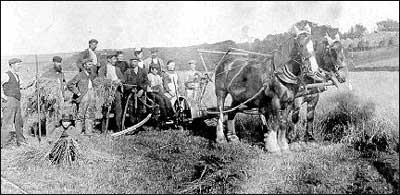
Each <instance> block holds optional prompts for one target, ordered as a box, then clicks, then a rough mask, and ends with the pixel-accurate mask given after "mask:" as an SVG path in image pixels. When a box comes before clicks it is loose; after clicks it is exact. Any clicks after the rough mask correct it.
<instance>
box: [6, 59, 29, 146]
mask: <svg viewBox="0 0 400 195" xmlns="http://www.w3.org/2000/svg"><path fill="white" fill-rule="evenodd" d="M21 63H22V60H21V59H19V58H12V59H10V60H9V61H8V64H9V71H7V72H5V73H4V74H3V75H2V76H1V98H2V99H3V100H4V101H5V108H4V118H3V121H2V126H1V148H3V147H4V146H5V145H6V144H7V143H6V142H7V141H8V139H9V138H10V137H9V136H10V130H11V129H12V128H13V125H14V128H15V133H16V136H17V145H18V146H20V145H21V144H26V141H25V137H24V135H23V131H22V127H23V120H22V115H21V89H23V90H24V89H27V88H29V87H31V86H32V85H33V83H34V81H32V82H30V83H28V84H27V85H26V86H24V87H21V83H22V82H21V78H20V76H19V75H18V72H19V69H20V66H21Z"/></svg>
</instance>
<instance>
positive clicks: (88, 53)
mask: <svg viewBox="0 0 400 195" xmlns="http://www.w3.org/2000/svg"><path fill="white" fill-rule="evenodd" d="M97 44H98V41H97V40H96V39H91V40H89V47H88V48H87V49H85V51H83V52H82V53H81V54H80V57H79V58H78V60H77V61H76V65H77V66H78V69H79V72H81V71H82V70H84V67H83V66H82V64H83V63H82V60H84V59H85V60H91V62H92V64H93V66H91V71H90V72H91V74H92V75H94V76H97V72H98V70H99V68H100V62H99V57H98V56H97V54H96V53H95V51H96V48H97Z"/></svg>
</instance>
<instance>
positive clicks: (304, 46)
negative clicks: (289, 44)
mask: <svg viewBox="0 0 400 195" xmlns="http://www.w3.org/2000/svg"><path fill="white" fill-rule="evenodd" d="M293 28H294V33H295V37H294V39H293V40H294V48H293V50H292V53H291V55H292V59H294V60H296V62H298V63H299V65H305V66H307V67H310V68H311V69H312V70H314V71H316V70H318V64H317V60H316V58H315V52H314V44H313V41H312V37H311V27H310V26H309V25H308V24H307V25H306V26H305V28H304V30H302V31H300V30H299V29H298V28H297V27H296V26H294V27H293ZM297 60H299V61H297Z"/></svg>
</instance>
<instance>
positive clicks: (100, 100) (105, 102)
mask: <svg viewBox="0 0 400 195" xmlns="http://www.w3.org/2000/svg"><path fill="white" fill-rule="evenodd" d="M118 86H119V84H118V83H116V82H114V81H112V80H111V79H106V78H103V77H97V78H96V79H94V80H93V87H94V90H95V98H96V104H95V108H96V114H95V115H96V118H101V116H102V114H101V112H102V110H103V108H104V107H108V106H110V105H111V104H112V102H113V101H114V94H115V92H116V90H117V87H118Z"/></svg>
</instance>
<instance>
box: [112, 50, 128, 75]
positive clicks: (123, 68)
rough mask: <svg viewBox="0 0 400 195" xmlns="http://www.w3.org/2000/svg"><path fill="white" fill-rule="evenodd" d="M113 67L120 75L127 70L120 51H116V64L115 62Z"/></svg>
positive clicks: (126, 64) (126, 63)
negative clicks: (118, 70) (119, 71)
mask: <svg viewBox="0 0 400 195" xmlns="http://www.w3.org/2000/svg"><path fill="white" fill-rule="evenodd" d="M115 66H116V67H118V68H119V69H120V70H121V72H122V73H124V72H125V71H126V69H128V66H129V65H128V62H126V61H124V54H123V52H122V51H117V62H115Z"/></svg>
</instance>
